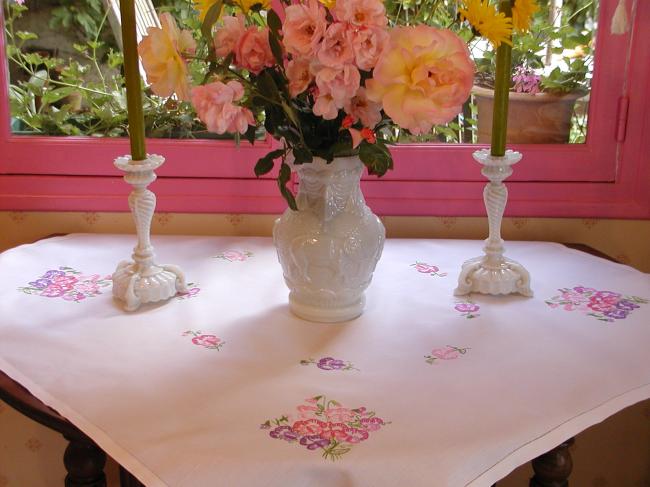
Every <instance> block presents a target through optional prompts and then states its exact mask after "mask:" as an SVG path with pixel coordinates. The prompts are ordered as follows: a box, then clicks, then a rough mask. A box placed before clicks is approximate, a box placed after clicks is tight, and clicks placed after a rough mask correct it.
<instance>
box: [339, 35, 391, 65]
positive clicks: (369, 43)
mask: <svg viewBox="0 0 650 487" xmlns="http://www.w3.org/2000/svg"><path fill="white" fill-rule="evenodd" d="M349 35H350V39H351V41H352V47H353V49H354V62H355V63H356V65H357V67H358V68H359V69H362V70H364V71H370V70H371V69H372V68H374V67H375V64H377V61H378V60H379V57H380V56H381V53H382V52H383V51H384V49H385V48H386V46H387V45H388V39H389V36H388V32H386V30H385V29H383V28H381V27H374V26H371V27H360V28H359V29H354V30H351V31H350V34H349Z"/></svg>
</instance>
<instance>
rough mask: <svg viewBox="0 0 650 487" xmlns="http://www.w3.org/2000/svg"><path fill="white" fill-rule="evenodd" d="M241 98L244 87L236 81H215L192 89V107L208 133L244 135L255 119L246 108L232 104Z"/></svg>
mask: <svg viewBox="0 0 650 487" xmlns="http://www.w3.org/2000/svg"><path fill="white" fill-rule="evenodd" d="M243 96H244V87H243V86H242V85H241V83H239V82H238V81H229V82H228V83H226V84H224V83H222V82H221V81H215V82H212V83H208V84H206V85H203V86H196V87H194V88H192V105H194V109H195V110H196V113H197V115H198V116H199V118H200V119H201V121H202V122H203V123H205V124H206V126H207V128H208V130H209V131H210V132H215V133H217V134H223V133H225V132H232V133H234V132H239V133H240V134H244V133H246V130H247V129H248V126H249V125H254V124H255V119H254V117H253V113H252V112H251V111H250V110H249V109H248V108H244V107H240V106H237V105H235V104H234V103H233V102H236V101H239V100H241V98H242V97H243Z"/></svg>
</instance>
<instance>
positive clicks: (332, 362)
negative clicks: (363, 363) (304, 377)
mask: <svg viewBox="0 0 650 487" xmlns="http://www.w3.org/2000/svg"><path fill="white" fill-rule="evenodd" d="M312 364H314V365H316V367H318V368H319V369H321V370H359V369H357V368H356V367H355V366H354V364H353V363H352V362H346V361H344V360H339V359H337V358H333V357H323V358H321V359H319V360H314V359H313V358H310V359H309V360H301V361H300V365H312Z"/></svg>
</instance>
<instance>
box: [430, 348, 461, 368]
mask: <svg viewBox="0 0 650 487" xmlns="http://www.w3.org/2000/svg"><path fill="white" fill-rule="evenodd" d="M468 350H469V348H468V347H465V348H459V347H452V346H451V345H447V346H446V347H444V348H434V349H433V350H431V355H425V356H424V358H425V359H426V360H425V362H426V363H428V364H430V365H432V364H433V363H434V362H435V361H436V360H456V359H457V358H458V357H460V356H461V355H465V354H466V353H467V351H468Z"/></svg>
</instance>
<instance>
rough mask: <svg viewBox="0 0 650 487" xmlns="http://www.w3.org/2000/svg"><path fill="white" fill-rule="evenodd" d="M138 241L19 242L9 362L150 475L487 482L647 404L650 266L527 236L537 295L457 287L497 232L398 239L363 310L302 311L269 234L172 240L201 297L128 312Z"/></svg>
mask: <svg viewBox="0 0 650 487" xmlns="http://www.w3.org/2000/svg"><path fill="white" fill-rule="evenodd" d="M133 245H134V237H133V236H107V235H71V236H67V237H61V238H53V239H49V240H45V241H41V242H38V243H36V244H32V245H26V246H22V247H18V248H16V249H12V250H10V251H8V252H5V253H4V254H2V255H1V256H0V276H2V279H0V296H1V300H0V317H1V318H0V369H1V370H3V371H4V372H5V373H7V374H8V375H10V376H11V377H13V378H14V379H16V380H17V381H19V382H20V383H22V384H23V385H24V386H26V387H27V388H28V389H29V390H30V391H31V392H32V393H33V394H34V395H35V396H36V397H38V398H40V399H41V400H43V401H44V402H45V403H47V404H49V405H51V406H52V407H54V408H55V409H57V410H58V411H59V412H60V413H62V414H63V415H64V416H66V417H67V418H69V419H70V420H71V421H72V422H73V423H75V424H76V425H77V426H78V427H79V428H80V429H82V430H83V431H84V432H86V433H87V434H88V435H90V436H91V437H92V438H93V439H94V440H95V441H96V442H97V443H98V444H99V445H100V446H101V447H102V448H103V449H104V450H105V451H106V452H107V453H108V454H110V455H111V456H112V457H114V458H115V459H116V460H117V461H118V462H120V463H121V464H122V465H124V466H125V467H126V468H128V469H129V470H130V471H131V472H132V473H133V474H134V475H136V476H137V477H139V478H140V480H141V481H143V482H144V483H145V484H146V485H148V486H150V487H152V486H162V485H168V486H191V487H203V486H205V487H213V486H217V487H220V486H225V487H246V486H255V487H261V486H264V487H266V486H268V487H271V486H278V487H279V486H282V487H286V486H300V487H302V486H326V487H344V486H346V487H347V486H367V487H370V486H372V487H381V486H391V487H393V486H398V485H403V486H409V487H419V486H436V487H440V486H464V485H472V486H487V485H491V484H492V483H493V482H494V481H496V480H498V479H500V478H502V477H503V476H505V475H506V474H507V473H508V472H509V471H511V470H512V469H513V468H515V467H516V466H518V465H520V464H522V463H524V462H526V461H528V460H530V459H531V458H534V457H535V456H537V455H539V454H541V453H543V452H545V451H547V450H549V449H551V448H553V447H554V446H556V445H557V444H559V443H561V442H562V441H563V440H565V439H567V438H568V437H570V436H572V435H574V434H576V433H578V432H580V431H582V430H583V429H585V428H586V427H588V426H590V425H592V424H594V423H596V422H599V421H601V420H603V419H604V418H606V417H607V416H609V415H611V414H613V413H615V412H616V411H618V410H620V409H622V408H624V407H626V406H628V405H630V404H633V403H635V402H637V401H640V400H642V399H645V398H648V397H650V354H649V353H648V343H650V304H647V301H646V300H647V298H650V276H648V275H646V274H642V273H640V272H637V271H635V270H633V269H631V268H629V267H626V266H622V265H618V264H613V263H610V262H606V261H604V260H601V259H598V258H595V257H592V256H589V255H586V254H583V253H580V252H577V251H573V250H569V249H566V248H565V247H563V246H561V245H559V244H552V243H536V242H513V243H509V244H508V246H507V247H508V255H509V256H510V257H511V258H514V259H516V260H518V261H520V262H521V263H523V264H524V265H525V266H526V267H527V268H528V270H529V271H530V272H531V275H532V278H533V281H532V285H533V290H534V292H535V297H534V298H523V297H518V296H511V297H488V296H482V295H472V296H471V300H459V299H457V298H455V297H454V296H453V294H452V291H453V289H454V287H455V285H456V279H457V277H458V273H459V270H460V265H461V263H462V262H463V261H464V260H466V259H467V258H470V257H474V256H476V255H480V254H481V246H482V243H481V242H478V241H454V240H388V241H387V242H386V247H385V250H384V254H383V256H382V259H381V261H380V263H379V265H378V267H377V270H376V272H375V276H374V280H373V282H372V284H371V286H370V288H369V289H368V291H367V308H366V311H365V313H364V314H363V316H361V317H360V318H358V319H357V320H355V321H353V322H349V323H345V324H338V325H331V324H316V323H310V322H305V321H301V320H300V319H298V318H296V317H294V316H292V315H291V313H290V312H289V310H288V307H287V304H286V303H287V294H288V291H287V289H286V288H285V286H284V283H283V280H282V272H281V269H280V266H279V264H278V262H277V258H276V255H275V250H274V248H273V246H272V243H271V241H270V240H269V239H264V238H213V237H203V238H202V237H155V238H154V245H155V246H156V250H157V254H158V256H159V257H158V261H159V262H160V263H173V264H178V265H180V266H181V267H182V268H183V269H184V270H185V273H186V275H187V276H188V280H189V281H191V282H192V283H193V284H192V285H191V286H190V287H191V289H192V290H191V291H190V294H189V295H187V296H184V297H182V298H180V297H179V298H174V299H172V300H171V301H170V302H168V303H166V304H164V305H160V306H152V307H148V308H145V309H142V310H140V311H138V312H136V313H132V314H128V313H124V312H123V311H122V310H121V308H120V307H119V306H117V305H116V304H115V303H114V302H113V299H112V296H111V287H110V281H107V280H106V276H108V275H110V274H111V273H112V271H113V270H114V268H115V266H116V264H117V263H118V262H119V261H120V260H122V259H124V258H127V257H128V256H129V255H130V253H131V248H132V246H133Z"/></svg>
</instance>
